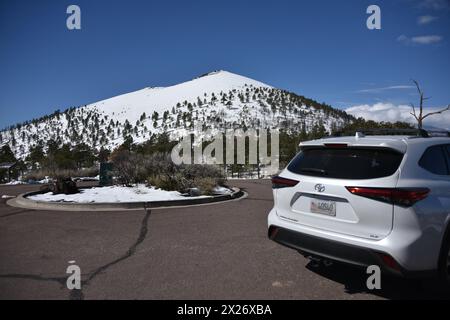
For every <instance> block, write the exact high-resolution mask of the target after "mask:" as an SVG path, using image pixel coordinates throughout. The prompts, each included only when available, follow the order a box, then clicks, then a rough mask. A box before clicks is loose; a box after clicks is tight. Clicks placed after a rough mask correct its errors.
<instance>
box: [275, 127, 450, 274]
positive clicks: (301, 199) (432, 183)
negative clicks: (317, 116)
mask: <svg viewBox="0 0 450 320" xmlns="http://www.w3.org/2000/svg"><path fill="white" fill-rule="evenodd" d="M418 132H419V133H420V134H418V135H416V136H409V135H402V136H395V135H388V136H377V135H373V136H365V135H364V134H362V133H359V132H357V133H356V135H355V136H354V137H335V138H327V139H320V140H314V141H308V142H303V143H301V144H300V152H299V153H298V154H297V155H296V156H295V158H294V159H293V160H292V161H291V162H290V163H289V165H288V166H287V168H286V169H284V170H283V171H282V172H281V173H280V174H279V175H278V176H276V177H273V178H272V187H273V195H274V207H273V209H272V210H271V212H270V214H269V217H268V224H269V231H268V235H269V238H270V239H272V240H274V241H276V242H278V243H280V244H283V245H285V246H288V247H291V248H294V249H296V250H298V251H300V252H301V253H302V254H304V255H305V256H310V257H316V256H317V257H319V258H320V257H322V258H327V259H330V260H337V261H341V262H346V263H351V264H355V265H359V266H369V265H379V266H380V267H381V269H382V270H383V271H388V272H390V273H395V274H399V275H404V276H422V275H425V274H429V273H435V272H436V271H439V274H440V275H441V276H442V278H443V279H444V280H445V281H449V279H450V253H449V248H450V227H449V221H450V138H449V137H431V136H428V134H427V133H426V132H424V131H418Z"/></svg>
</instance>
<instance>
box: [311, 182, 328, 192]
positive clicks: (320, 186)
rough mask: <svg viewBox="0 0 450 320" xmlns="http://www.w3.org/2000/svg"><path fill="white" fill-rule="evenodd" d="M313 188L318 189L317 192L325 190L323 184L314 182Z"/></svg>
mask: <svg viewBox="0 0 450 320" xmlns="http://www.w3.org/2000/svg"><path fill="white" fill-rule="evenodd" d="M314 189H316V191H318V192H324V191H325V186H324V185H323V184H320V183H318V184H316V186H315V187H314Z"/></svg>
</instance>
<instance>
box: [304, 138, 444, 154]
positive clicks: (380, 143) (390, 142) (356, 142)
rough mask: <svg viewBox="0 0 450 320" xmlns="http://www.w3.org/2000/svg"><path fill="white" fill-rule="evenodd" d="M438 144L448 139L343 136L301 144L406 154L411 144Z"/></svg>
mask: <svg viewBox="0 0 450 320" xmlns="http://www.w3.org/2000/svg"><path fill="white" fill-rule="evenodd" d="M438 143H449V144H450V139H449V138H448V137H429V138H423V137H418V136H406V135H400V136H398V135H384V136H379V135H372V136H370V135H369V136H364V135H361V136H358V134H357V135H355V136H343V137H329V138H323V139H317V140H311V141H304V142H301V143H300V144H299V146H300V147H307V146H324V145H326V144H346V145H347V146H351V147H383V148H390V149H394V150H397V151H399V152H401V153H405V152H406V149H407V147H408V145H411V144H426V145H433V144H438Z"/></svg>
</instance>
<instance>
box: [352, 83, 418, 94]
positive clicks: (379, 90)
mask: <svg viewBox="0 0 450 320" xmlns="http://www.w3.org/2000/svg"><path fill="white" fill-rule="evenodd" d="M412 88H414V86H406V85H398V86H389V87H383V88H370V89H363V90H358V91H357V92H359V93H378V92H381V91H386V90H399V89H412Z"/></svg>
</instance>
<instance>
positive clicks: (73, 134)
mask: <svg viewBox="0 0 450 320" xmlns="http://www.w3.org/2000/svg"><path fill="white" fill-rule="evenodd" d="M351 120H352V117H351V116H350V115H348V114H346V113H345V112H344V111H341V110H337V109H333V108H331V107H330V106H328V105H324V104H320V103H317V102H315V101H314V100H310V99H307V98H305V97H303V96H299V95H296V94H294V93H290V92H287V91H285V90H281V89H276V88H273V87H272V86H270V85H267V84H265V83H262V82H259V81H256V80H253V79H250V78H247V77H243V76H240V75H237V74H233V73H230V72H227V71H215V72H211V73H208V74H205V75H203V76H200V77H198V78H195V79H193V80H190V81H187V82H183V83H181V84H177V85H174V86H170V87H148V88H144V89H142V90H138V91H135V92H131V93H127V94H123V95H119V96H116V97H113V98H109V99H106V100H102V101H98V102H95V103H91V104H89V105H85V106H82V107H79V108H70V109H67V110H66V111H64V112H55V113H53V114H51V115H48V116H45V117H42V118H40V119H34V120H32V121H27V122H25V123H22V124H18V125H15V126H12V127H10V128H8V129H6V130H4V131H1V132H0V144H5V143H8V144H9V145H10V146H11V148H12V150H13V151H14V153H15V154H16V156H17V157H19V158H23V157H25V156H26V154H27V153H28V150H29V148H30V147H31V146H34V145H36V144H38V143H43V144H44V145H45V144H46V142H47V141H48V140H50V139H53V140H55V141H57V142H59V143H71V144H76V143H81V142H84V143H87V144H89V145H90V146H92V147H95V148H97V149H98V148H100V147H102V146H103V147H105V148H109V149H113V148H115V147H117V146H119V145H120V144H122V143H123V141H124V138H125V137H127V136H131V137H132V138H133V141H134V142H137V143H139V142H143V141H145V140H147V139H148V138H149V137H150V136H151V135H152V134H155V133H161V132H164V131H165V132H169V133H170V135H171V136H172V137H173V138H177V137H179V136H181V135H183V134H185V133H186V132H188V131H190V130H192V128H194V126H196V125H197V123H199V122H201V123H204V127H206V128H208V129H209V128H211V129H213V130H221V129H224V128H237V127H240V128H242V127H244V128H249V127H252V128H275V127H276V128H285V129H286V130H294V131H299V130H302V129H304V130H306V131H307V132H308V131H310V130H311V129H312V128H313V127H314V125H323V126H324V127H325V129H326V130H328V131H330V130H332V129H333V128H335V127H336V128H338V127H340V126H342V125H343V124H345V123H346V122H348V121H351Z"/></svg>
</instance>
